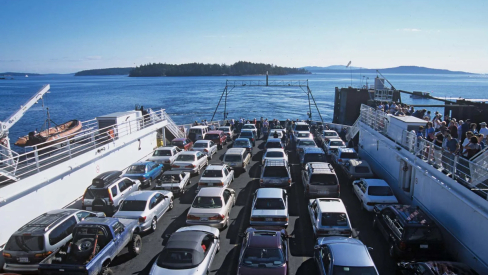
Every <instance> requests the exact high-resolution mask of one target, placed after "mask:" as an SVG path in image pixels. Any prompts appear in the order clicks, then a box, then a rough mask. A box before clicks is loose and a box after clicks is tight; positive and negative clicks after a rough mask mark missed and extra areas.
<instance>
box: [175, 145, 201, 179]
mask: <svg viewBox="0 0 488 275" xmlns="http://www.w3.org/2000/svg"><path fill="white" fill-rule="evenodd" d="M207 165H208V158H207V156H206V155H205V154H203V153H202V152H198V151H184V152H181V153H180V155H179V156H178V157H177V158H176V160H175V162H174V163H173V165H171V170H175V171H188V172H190V173H192V174H200V171H201V170H202V169H203V167H205V166H207Z"/></svg>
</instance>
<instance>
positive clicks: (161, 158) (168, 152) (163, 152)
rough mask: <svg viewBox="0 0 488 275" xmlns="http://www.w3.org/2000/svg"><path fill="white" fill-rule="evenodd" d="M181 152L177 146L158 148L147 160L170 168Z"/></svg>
mask: <svg viewBox="0 0 488 275" xmlns="http://www.w3.org/2000/svg"><path fill="white" fill-rule="evenodd" d="M181 151H182V150H181V149H180V148H178V147H177V146H164V147H158V148H156V150H154V152H153V154H152V156H150V157H149V158H148V159H147V160H148V161H152V162H154V163H157V164H163V165H164V167H165V168H170V167H171V164H173V162H174V161H175V159H176V158H177V157H178V155H179V153H180V152H181Z"/></svg>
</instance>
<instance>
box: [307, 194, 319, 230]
mask: <svg viewBox="0 0 488 275" xmlns="http://www.w3.org/2000/svg"><path fill="white" fill-rule="evenodd" d="M316 209H317V200H314V201H313V202H312V203H311V204H310V205H309V206H308V214H309V216H310V221H311V222H312V228H313V230H314V232H315V224H316V220H317V219H316V217H315V216H316V214H315V213H316V211H315V210H316Z"/></svg>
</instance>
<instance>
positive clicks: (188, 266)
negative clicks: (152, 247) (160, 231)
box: [149, 225, 220, 275]
mask: <svg viewBox="0 0 488 275" xmlns="http://www.w3.org/2000/svg"><path fill="white" fill-rule="evenodd" d="M219 250H220V232H219V230H218V229H216V228H212V227H210V226H202V225H197V226H187V227H182V228H180V229H178V230H176V232H175V233H173V234H171V235H170V237H169V239H168V241H167V242H166V245H165V246H164V248H163V251H162V252H161V253H160V254H159V256H158V258H157V259H156V261H154V264H153V266H152V267H151V270H150V271H149V275H170V274H181V275H183V274H192V275H204V274H209V271H210V266H211V265H212V262H213V260H214V258H215V254H216V253H217V252H218V251H219Z"/></svg>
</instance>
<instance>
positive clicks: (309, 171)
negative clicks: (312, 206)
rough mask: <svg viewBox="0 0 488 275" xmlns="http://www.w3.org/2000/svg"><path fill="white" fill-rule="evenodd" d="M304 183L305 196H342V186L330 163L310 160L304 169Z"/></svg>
mask: <svg viewBox="0 0 488 275" xmlns="http://www.w3.org/2000/svg"><path fill="white" fill-rule="evenodd" d="M302 183H303V188H304V189H305V191H304V193H305V196H306V197H308V198H311V197H326V198H330V197H337V198H338V197H340V195H341V186H340V185H339V180H338V179H337V175H336V173H335V172H334V168H332V165H331V164H330V163H326V162H309V163H307V164H306V165H305V168H304V169H303V170H302Z"/></svg>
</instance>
